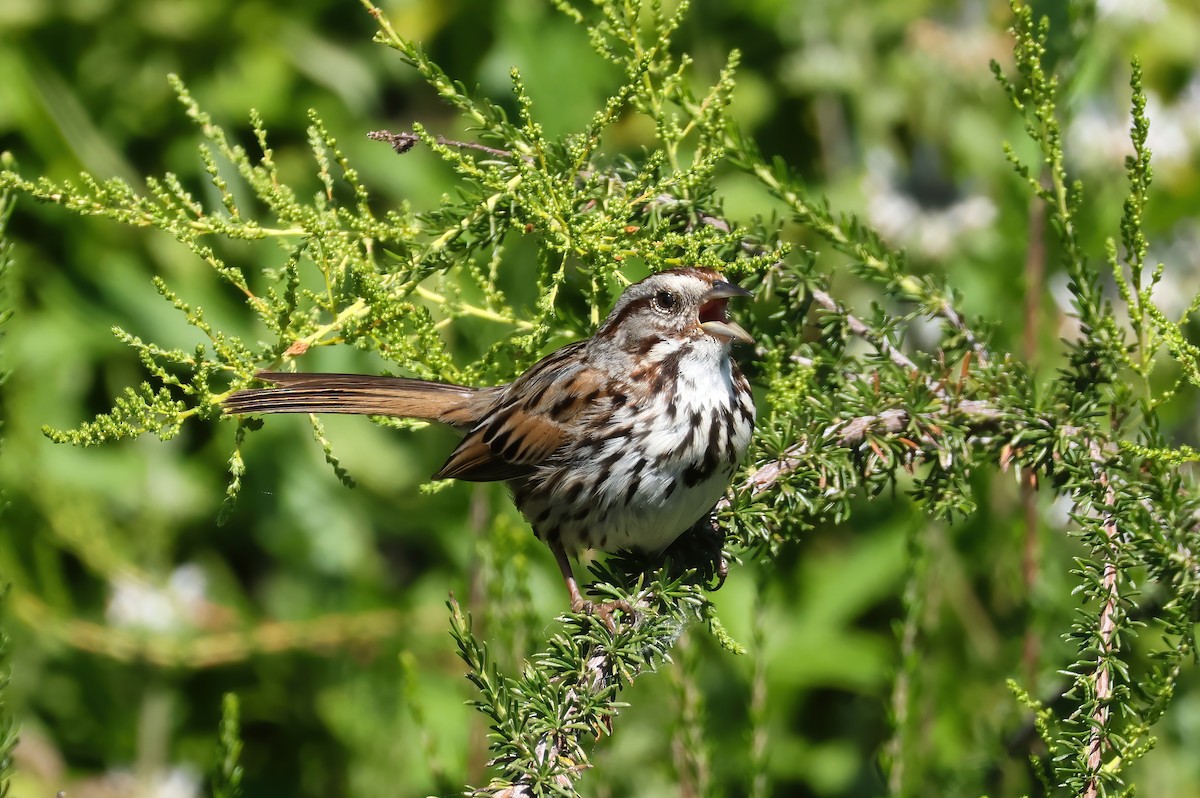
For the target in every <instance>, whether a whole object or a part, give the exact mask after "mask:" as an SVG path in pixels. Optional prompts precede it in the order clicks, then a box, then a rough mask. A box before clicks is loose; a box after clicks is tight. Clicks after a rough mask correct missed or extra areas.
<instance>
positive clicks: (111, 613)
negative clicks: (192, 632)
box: [105, 563, 208, 632]
mask: <svg viewBox="0 0 1200 798" xmlns="http://www.w3.org/2000/svg"><path fill="white" fill-rule="evenodd" d="M207 588H208V578H207V577H206V576H205V575H204V570H203V569H202V568H201V567H200V566H199V565H196V564H195V563H186V564H184V565H181V566H179V567H178V568H176V569H175V570H174V571H172V572H171V576H170V577H169V578H168V579H167V583H166V584H165V585H155V584H151V583H150V582H148V581H146V580H145V579H142V578H140V577H137V576H132V575H128V574H122V575H120V576H118V577H117V578H116V579H115V580H114V581H113V583H112V594H111V595H110V596H109V599H108V606H107V607H106V608H105V617H106V618H107V619H108V623H109V624H110V625H112V626H116V627H120V628H132V629H145V630H148V631H153V632H165V631H169V630H172V629H177V628H179V627H181V626H194V625H196V623H197V622H198V621H199V620H200V619H201V617H202V615H203V614H204V613H205V611H206V609H207V606H208V602H207V599H206V596H205V593H206V591H207Z"/></svg>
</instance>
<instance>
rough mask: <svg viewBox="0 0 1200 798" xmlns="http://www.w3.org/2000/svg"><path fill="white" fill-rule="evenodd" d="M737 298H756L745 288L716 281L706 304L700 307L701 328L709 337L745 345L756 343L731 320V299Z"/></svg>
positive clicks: (705, 301)
mask: <svg viewBox="0 0 1200 798" xmlns="http://www.w3.org/2000/svg"><path fill="white" fill-rule="evenodd" d="M735 296H754V295H753V294H751V293H750V292H749V291H747V290H746V289H745V288H741V287H739V286H736V285H734V284H733V283H727V282H725V281H724V280H716V281H715V282H713V284H712V290H711V291H709V292H708V297H707V298H706V299H705V300H704V304H703V305H701V306H700V327H701V328H702V329H703V330H704V331H705V332H706V333H708V334H709V335H713V336H716V337H717V338H727V339H729V340H732V341H741V342H742V343H744V344H752V343H754V339H753V338H751V337H750V333H748V332H746V331H745V330H743V329H742V328H741V327H740V326H739V325H738V323H737V322H735V321H730V320H729V313H728V308H727V307H726V305H728V303H729V298H730V297H735Z"/></svg>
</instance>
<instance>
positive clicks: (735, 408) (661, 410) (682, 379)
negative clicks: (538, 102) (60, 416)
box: [225, 268, 754, 612]
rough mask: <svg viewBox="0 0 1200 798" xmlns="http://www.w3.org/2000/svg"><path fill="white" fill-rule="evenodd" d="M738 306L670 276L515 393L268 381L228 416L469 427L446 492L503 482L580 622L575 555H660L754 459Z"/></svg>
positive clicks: (644, 289)
mask: <svg viewBox="0 0 1200 798" xmlns="http://www.w3.org/2000/svg"><path fill="white" fill-rule="evenodd" d="M735 296H750V292H749V291H747V290H745V289H744V288H739V287H737V286H735V285H732V284H730V283H728V282H726V281H725V280H723V279H722V277H721V275H720V274H719V273H718V272H716V271H713V270H711V269H699V268H688V269H676V270H672V271H664V272H659V273H658V274H654V275H652V276H650V277H647V278H646V279H644V280H642V281H641V282H638V283H635V284H633V285H631V286H629V288H627V289H626V290H625V292H624V293H623V294H622V295H621V298H620V299H619V300H618V301H617V304H616V306H615V307H614V308H613V309H612V312H611V313H609V314H608V318H607V319H605V320H604V323H603V324H602V325H601V326H600V329H598V330H597V331H596V333H595V334H594V335H593V336H592V337H591V338H588V339H586V340H583V341H578V342H576V343H573V344H569V345H567V346H564V347H563V348H562V349H559V350H558V351H556V352H554V353H553V354H550V355H548V356H547V357H545V358H543V359H542V360H540V361H538V362H537V363H536V364H534V366H533V367H532V368H530V369H529V370H528V371H526V372H525V373H524V374H522V375H521V376H520V377H518V378H517V379H516V380H514V381H513V382H511V383H509V384H507V385H497V386H495V387H492V388H468V387H466V386H462V385H447V384H443V383H437V382H426V381H424V380H413V379H405V378H399V377H371V376H363V375H355V374H293V373H283V372H260V373H259V374H258V377H259V378H260V379H263V380H265V381H268V382H272V383H275V385H276V386H277V387H274V388H267V389H261V390H245V391H238V392H237V393H234V394H232V395H231V396H230V397H229V398H228V399H227V400H226V401H225V409H226V411H227V412H230V413H360V414H367V415H381V416H403V417H408V418H421V419H429V420H432V421H440V422H443V423H445V424H449V425H450V426H453V427H456V428H458V429H459V430H461V431H463V432H464V433H466V436H465V437H464V438H463V439H462V442H461V443H459V445H458V448H456V449H455V450H454V452H453V453H452V454H451V455H450V458H449V459H448V460H447V461H446V464H445V465H443V466H442V468H441V470H439V471H438V472H437V473H436V474H435V475H434V478H436V479H450V478H453V479H463V480H469V481H475V482H486V481H492V480H507V481H508V484H509V486H510V487H511V488H512V492H513V498H514V500H515V502H516V505H517V508H518V509H519V510H520V511H521V513H522V514H523V515H524V516H525V518H526V519H527V520H528V521H529V523H530V524H531V525H532V526H533V531H534V533H535V534H536V535H537V537H538V538H539V539H541V540H543V541H545V543H546V544H547V545H548V546H549V547H550V549H551V551H553V552H554V556H555V559H556V560H557V561H558V566H559V569H560V570H561V571H562V575H563V579H564V580H566V584H567V590H568V591H569V593H570V597H571V607H572V609H573V610H574V611H576V612H579V611H582V610H584V609H588V608H591V606H592V605H591V604H590V603H589V602H587V601H585V600H584V599H583V597H582V596H581V595H580V592H579V587H578V585H577V584H576V582H575V577H574V575H573V574H572V571H571V564H570V561H569V559H568V557H569V555H574V554H577V553H578V552H579V550H580V549H589V548H590V549H601V550H605V551H612V550H616V549H620V548H632V549H640V550H643V551H648V552H652V553H653V552H659V551H662V550H663V549H665V548H666V547H667V546H668V545H670V544H671V543H672V542H673V541H674V540H675V539H676V538H677V537H679V535H680V534H682V533H683V532H684V531H686V530H687V529H689V528H690V527H691V526H692V525H693V524H695V523H696V522H697V521H698V520H699V519H701V518H702V517H703V516H704V515H705V514H706V513H707V512H708V511H709V510H710V509H711V508H712V506H713V505H714V504H715V503H716V501H717V500H718V499H719V498H720V496H721V494H722V493H723V492H724V491H725V488H726V487H727V486H728V485H729V481H730V479H731V477H732V476H733V472H734V469H735V468H736V467H737V465H738V462H739V461H740V460H741V458H742V456H743V455H744V454H745V453H746V448H747V446H749V444H750V435H751V432H752V430H753V427H754V401H753V396H752V395H751V393H750V386H749V384H748V383H747V381H746V378H745V377H744V376H743V375H742V373H741V372H740V371H739V370H738V368H737V366H736V365H735V364H734V362H733V361H732V359H731V358H730V356H729V350H730V346H731V344H732V342H733V341H735V340H737V341H742V342H745V343H752V342H753V339H752V338H751V337H750V336H749V334H748V333H746V331H745V330H743V329H742V328H741V327H739V326H738V325H737V324H736V323H734V322H732V321H730V320H729V317H728V315H727V313H726V304H727V302H728V300H729V298H730V297H735ZM609 611H610V612H611V608H609Z"/></svg>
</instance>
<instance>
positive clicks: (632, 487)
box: [625, 476, 642, 507]
mask: <svg viewBox="0 0 1200 798" xmlns="http://www.w3.org/2000/svg"><path fill="white" fill-rule="evenodd" d="M641 484H642V478H641V477H638V476H635V477H634V478H633V479H631V480H629V487H628V488H626V489H625V506H626V507H628V506H629V505H630V504H632V503H633V497H634V496H636V495H637V491H638V488H639V487H640V486H641Z"/></svg>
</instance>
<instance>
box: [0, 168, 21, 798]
mask: <svg viewBox="0 0 1200 798" xmlns="http://www.w3.org/2000/svg"><path fill="white" fill-rule="evenodd" d="M0 164H3V165H4V166H5V167H8V166H10V165H11V164H12V156H11V155H8V154H7V153H5V154H3V155H0ZM12 209H13V197H12V192H10V191H7V190H6V191H3V192H0V344H3V343H4V334H5V333H6V332H7V330H6V329H5V325H6V323H7V322H8V319H9V316H10V314H11V313H12V311H11V310H10V308H9V306H8V303H9V297H8V290H7V289H8V277H9V275H8V271H9V269H10V268H11V266H12V243H11V242H10V241H9V239H8V235H7V233H8V223H9V219H11V218H12ZM0 351H2V350H0ZM7 376H8V374H7V372H5V371H3V370H0V385H2V384H3V383H4V381H5V379H6V378H7ZM3 432H4V427H3V424H0V448H2V447H3V445H4V439H3ZM6 502H7V499H6V497H5V495H4V494H3V493H0V517H2V516H3V514H4V509H5V504H6ZM8 591H9V585H8V584H7V582H5V581H3V575H2V574H0V798H7V796H8V792H9V789H10V787H11V779H12V771H13V749H14V748H16V746H17V719H16V716H15V714H14V713H13V709H12V704H11V702H10V701H9V699H8V685H9V680H10V678H11V665H10V658H9V639H8V633H7V632H6V631H5V628H4V621H5V615H6V612H5V610H6V609H7V606H6V605H7V603H8Z"/></svg>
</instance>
